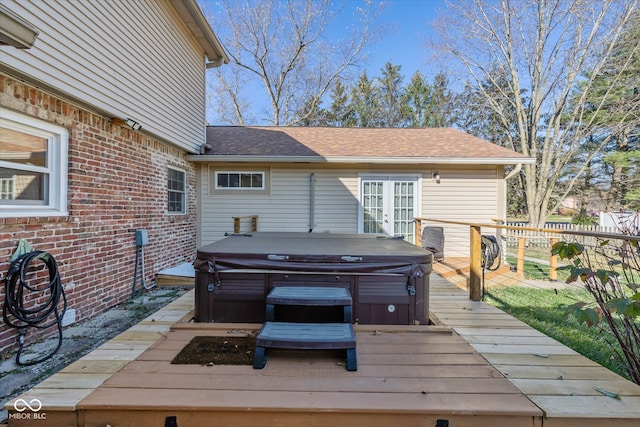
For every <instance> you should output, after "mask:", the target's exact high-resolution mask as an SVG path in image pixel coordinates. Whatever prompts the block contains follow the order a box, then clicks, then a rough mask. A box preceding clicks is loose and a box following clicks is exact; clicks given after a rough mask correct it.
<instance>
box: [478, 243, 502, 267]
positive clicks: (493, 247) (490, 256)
mask: <svg viewBox="0 0 640 427" xmlns="http://www.w3.org/2000/svg"><path fill="white" fill-rule="evenodd" d="M480 245H481V248H482V268H483V269H485V270H488V271H496V270H497V269H498V268H500V264H501V262H502V260H501V259H500V244H499V243H498V239H496V238H495V236H488V235H482V236H481V237H480ZM496 260H498V262H497V263H496Z"/></svg>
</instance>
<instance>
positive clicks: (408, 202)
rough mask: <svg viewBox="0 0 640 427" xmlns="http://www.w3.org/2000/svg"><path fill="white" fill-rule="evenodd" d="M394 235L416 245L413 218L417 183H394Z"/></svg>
mask: <svg viewBox="0 0 640 427" xmlns="http://www.w3.org/2000/svg"><path fill="white" fill-rule="evenodd" d="M393 184H394V187H393V200H394V206H393V219H394V221H393V233H394V235H396V236H397V235H400V236H403V237H404V239H405V240H407V241H408V242H411V243H415V236H414V234H415V232H414V230H415V228H414V223H413V218H414V216H415V214H414V211H413V205H414V191H415V182H411V181H408V182H394V183H393Z"/></svg>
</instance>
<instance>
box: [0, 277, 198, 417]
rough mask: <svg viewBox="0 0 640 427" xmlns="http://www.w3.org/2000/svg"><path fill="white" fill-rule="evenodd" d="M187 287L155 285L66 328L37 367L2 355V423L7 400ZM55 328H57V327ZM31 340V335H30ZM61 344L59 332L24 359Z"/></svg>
mask: <svg viewBox="0 0 640 427" xmlns="http://www.w3.org/2000/svg"><path fill="white" fill-rule="evenodd" d="M185 292H186V290H185V289H179V288H175V289H167V288H162V289H158V288H153V289H151V290H148V291H145V292H144V294H142V295H138V296H136V298H135V299H133V300H129V301H127V302H125V303H123V304H120V305H118V306H115V307H113V308H111V309H109V310H107V311H105V312H104V313H102V314H100V315H99V316H97V317H94V318H93V319H90V320H87V321H84V322H82V323H76V324H72V325H69V326H67V327H65V328H64V331H63V341H62V346H61V347H60V350H58V352H57V353H56V354H54V355H53V356H52V357H51V358H50V359H48V360H45V361H44V362H41V363H39V364H36V365H34V366H18V365H16V361H15V353H9V354H2V355H1V360H0V423H2V422H3V421H4V422H7V421H6V420H7V418H8V412H7V411H4V410H2V409H1V408H2V406H4V404H5V403H7V402H8V401H10V400H12V399H13V398H15V397H17V396H18V395H20V394H22V393H24V392H25V391H27V390H29V389H30V388H32V387H33V386H35V385H36V384H38V383H40V382H41V381H43V380H45V379H47V378H48V377H50V376H51V375H53V374H54V373H56V372H58V371H60V370H61V369H63V368H65V367H66V366H67V365H69V364H71V363H73V362H75V361H76V360H78V359H79V358H81V357H82V356H84V355H86V354H87V353H89V352H91V351H92V350H94V349H95V348H97V347H99V346H100V345H101V344H103V343H104V342H106V341H108V340H110V339H111V338H113V337H115V336H116V335H118V334H119V333H120V332H123V331H125V330H127V329H129V328H130V327H131V326H133V325H135V324H136V323H138V322H140V321H141V320H142V319H144V318H146V317H147V316H149V315H150V314H152V313H154V312H155V311H157V310H159V309H160V308H162V307H164V306H165V305H166V304H168V303H170V302H171V301H173V300H174V299H176V298H178V297H179V296H181V295H183V294H184V293H185ZM54 329H55V328H54ZM27 341H28V335H27ZM57 344H58V336H57V334H56V335H55V336H54V338H49V339H46V340H43V341H40V342H37V343H34V344H33V345H30V346H29V348H28V349H25V350H24V352H23V355H22V359H23V360H28V358H29V356H30V355H34V357H36V356H37V357H41V355H43V354H45V353H47V352H50V351H51V350H53V349H54V348H55V346H56V345H57Z"/></svg>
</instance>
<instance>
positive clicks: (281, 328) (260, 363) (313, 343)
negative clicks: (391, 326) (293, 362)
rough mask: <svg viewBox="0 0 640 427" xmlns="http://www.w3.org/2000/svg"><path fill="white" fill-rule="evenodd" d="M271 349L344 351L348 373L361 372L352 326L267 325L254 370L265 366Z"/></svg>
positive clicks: (271, 323) (311, 324) (257, 345)
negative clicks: (268, 350)
mask: <svg viewBox="0 0 640 427" xmlns="http://www.w3.org/2000/svg"><path fill="white" fill-rule="evenodd" d="M268 348H287V349H302V350H320V349H331V350H334V349H338V350H341V349H344V350H346V353H347V354H346V359H347V364H346V367H347V371H357V370H358V361H357V357H356V333H355V331H354V329H353V325H351V323H289V322H265V324H264V326H263V327H262V329H261V330H260V333H259V334H258V336H257V338H256V351H255V354H254V358H253V367H254V369H262V368H264V367H265V365H266V364H267V355H266V350H267V349H268Z"/></svg>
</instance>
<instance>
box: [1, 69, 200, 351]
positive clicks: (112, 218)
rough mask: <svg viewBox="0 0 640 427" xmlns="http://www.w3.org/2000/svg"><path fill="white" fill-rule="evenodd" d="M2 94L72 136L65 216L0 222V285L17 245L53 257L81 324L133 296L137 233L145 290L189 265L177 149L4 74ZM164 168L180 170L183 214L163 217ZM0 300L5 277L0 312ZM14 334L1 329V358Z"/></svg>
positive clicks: (190, 176)
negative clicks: (142, 236)
mask: <svg viewBox="0 0 640 427" xmlns="http://www.w3.org/2000/svg"><path fill="white" fill-rule="evenodd" d="M0 90H1V92H0V100H1V103H2V106H3V107H5V108H9V109H12V110H14V111H17V112H20V113H25V114H27V115H30V116H34V117H37V118H39V119H42V120H46V121H49V122H51V123H55V124H57V125H61V126H65V127H66V128H67V129H68V130H69V177H68V178H69V188H68V197H69V216H66V217H45V218H36V217H33V218H7V219H3V218H0V277H1V278H2V279H4V277H5V275H6V272H7V270H8V268H9V258H10V256H11V254H12V253H13V251H14V250H15V248H16V245H17V243H18V240H19V239H21V238H25V239H27V240H28V241H29V242H30V243H31V244H32V245H33V247H34V249H37V250H44V251H47V252H49V253H51V254H52V255H53V256H54V257H55V258H56V260H57V262H58V267H59V270H60V275H61V281H62V284H63V287H64V289H65V292H66V294H67V299H68V306H69V307H70V308H74V309H75V310H76V319H77V320H78V321H80V320H84V319H88V318H91V317H93V316H95V315H97V314H99V313H101V312H103V311H104V310H106V309H108V308H109V307H112V306H114V305H116V304H118V303H121V302H123V301H125V300H126V299H127V298H128V297H129V296H130V294H131V286H132V283H133V273H134V267H135V265H134V264H135V254H136V246H135V234H134V230H136V229H146V230H147V231H148V234H149V245H148V246H146V247H145V261H146V265H145V273H146V281H147V284H149V283H151V281H152V280H153V277H154V275H155V273H156V272H158V271H159V270H161V269H164V268H167V267H172V266H174V265H176V264H178V263H181V262H184V261H189V262H191V261H193V260H194V258H195V251H196V246H195V245H196V243H195V242H196V221H195V219H196V212H195V209H196V202H195V200H196V175H195V167H194V165H192V164H191V163H189V162H188V161H186V160H185V155H186V154H185V153H184V152H182V151H181V150H179V149H177V148H174V147H173V146H170V145H168V144H165V143H163V142H161V141H158V140H155V139H152V138H149V137H147V136H145V135H143V134H141V133H139V132H134V131H133V130H131V129H130V128H128V127H127V126H125V125H113V124H111V122H110V120H108V119H107V118H105V117H102V116H100V115H98V114H96V113H93V112H90V111H87V110H84V109H82V108H80V107H78V106H75V105H73V104H72V103H69V102H67V101H65V100H64V99H61V98H59V97H56V96H53V95H50V94H47V93H45V92H42V91H40V90H38V89H36V88H34V87H32V86H29V85H26V84H24V83H22V82H19V81H16V80H14V79H11V78H9V77H7V76H4V75H1V74H0ZM168 166H175V167H178V168H180V169H183V170H185V171H186V173H187V194H188V196H187V214H186V215H168V214H166V210H167V167H168ZM138 286H140V277H138ZM4 302H5V284H4V280H3V281H2V282H1V283H0V309H2V306H3V305H4ZM54 332H55V330H54V328H50V330H49V331H45V333H44V334H52V333H54ZM16 337H17V333H16V331H15V330H14V329H11V328H8V327H7V326H6V325H5V324H4V322H3V323H2V324H0V354H1V353H4V352H6V351H10V350H14V349H15V348H16V345H15V344H16ZM35 337H36V335H33V334H32V333H31V332H30V333H29V339H30V340H31V339H33V338H35Z"/></svg>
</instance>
